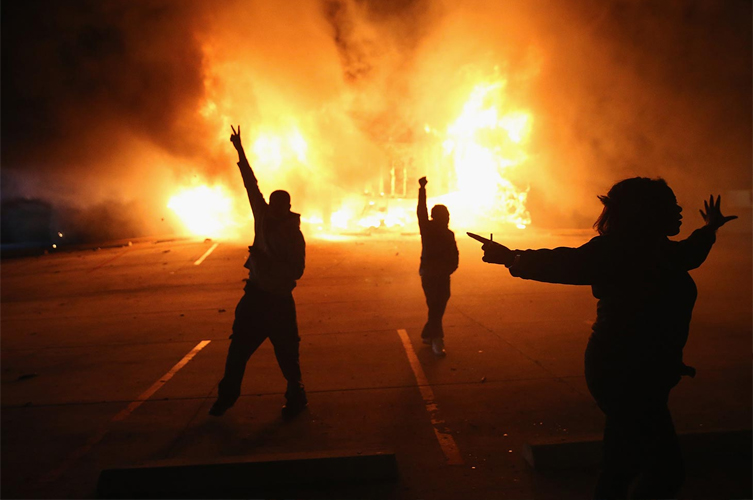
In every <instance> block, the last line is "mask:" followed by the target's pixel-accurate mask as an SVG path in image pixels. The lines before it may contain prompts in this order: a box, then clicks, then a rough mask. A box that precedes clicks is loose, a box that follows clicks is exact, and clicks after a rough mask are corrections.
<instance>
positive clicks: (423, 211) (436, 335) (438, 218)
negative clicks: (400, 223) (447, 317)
mask: <svg viewBox="0 0 753 500" xmlns="http://www.w3.org/2000/svg"><path fill="white" fill-rule="evenodd" d="M427 182H428V181H427V180H426V177H421V178H420V179H419V180H418V184H419V189H418V207H417V209H416V215H417V216H418V228H419V230H420V232H421V265H420V267H419V269H418V273H419V274H420V275H421V286H422V287H423V289H424V295H425V297H426V305H427V306H428V307H429V318H428V320H427V321H426V324H425V325H424V328H423V331H422V332H421V339H422V341H423V343H424V344H428V345H431V349H432V351H433V352H434V354H436V355H437V356H444V355H445V354H446V353H445V345H444V329H443V327H442V317H443V316H444V312H445V309H446V308H447V302H448V301H449V300H450V275H451V274H452V273H454V272H455V270H456V269H457V268H458V246H457V243H455V233H453V232H452V231H451V230H450V228H449V224H450V211H449V210H447V207H446V206H444V205H434V206H433V207H432V209H431V219H429V211H428V210H427V208H426V184H427Z"/></svg>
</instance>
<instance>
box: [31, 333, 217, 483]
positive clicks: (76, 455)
mask: <svg viewBox="0 0 753 500" xmlns="http://www.w3.org/2000/svg"><path fill="white" fill-rule="evenodd" d="M210 342H211V340H202V341H201V342H199V343H198V344H197V345H196V347H194V348H193V349H192V350H191V352H189V353H188V354H186V355H185V356H183V359H181V360H180V361H178V363H177V364H176V365H175V366H173V367H172V368H171V369H170V371H169V372H167V373H166V374H164V375H163V376H162V377H160V379H159V380H158V381H157V382H155V383H154V384H152V386H151V387H150V388H149V389H147V390H146V391H145V392H144V393H142V394H141V395H140V396H139V397H138V398H136V400H135V401H133V402H131V404H129V405H128V407H127V408H125V409H124V410H122V411H121V412H120V413H118V414H117V415H115V416H114V417H113V418H112V419H111V420H110V422H108V424H110V423H112V422H119V421H121V420H124V419H125V418H126V417H128V415H130V414H131V413H133V411H134V410H135V409H136V408H138V407H139V406H141V404H142V403H143V402H144V401H146V400H147V399H149V398H150V397H152V395H153V394H154V393H155V392H157V391H158V390H159V389H160V388H161V387H162V386H163V385H165V384H166V383H167V381H168V380H170V379H171V378H173V375H175V373H176V372H177V371H178V370H180V369H181V368H183V367H184V366H186V363H188V362H189V361H191V359H193V357H194V356H196V354H198V352H199V351H201V350H202V349H204V347H206V346H207V344H209V343H210ZM108 424H105V425H102V426H101V427H100V428H99V429H98V430H97V432H96V433H95V434H94V435H93V436H92V437H90V438H89V439H88V440H87V441H86V444H84V445H83V446H81V447H79V448H77V449H76V450H74V451H73V453H71V454H70V455H69V456H68V458H66V459H65V460H64V461H63V463H62V464H60V466H59V467H57V468H56V469H54V470H53V471H51V472H50V473H49V474H47V475H46V476H45V477H44V478H43V479H42V481H43V482H45V483H51V482H53V481H55V480H57V479H58V478H60V476H62V475H63V473H64V472H65V471H66V470H68V468H69V467H70V466H71V465H72V464H73V463H75V462H76V461H77V460H78V459H80V458H81V457H83V456H84V455H86V454H87V453H89V451H90V450H91V449H92V447H94V446H95V445H96V444H98V443H99V442H100V441H102V439H103V438H104V437H105V435H106V434H107V432H108V431H109V428H108V426H109V425H108Z"/></svg>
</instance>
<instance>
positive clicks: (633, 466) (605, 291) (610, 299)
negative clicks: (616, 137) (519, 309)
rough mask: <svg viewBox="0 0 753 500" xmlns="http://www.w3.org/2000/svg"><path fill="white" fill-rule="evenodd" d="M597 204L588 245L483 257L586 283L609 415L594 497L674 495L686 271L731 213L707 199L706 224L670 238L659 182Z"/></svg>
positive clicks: (535, 275)
mask: <svg viewBox="0 0 753 500" xmlns="http://www.w3.org/2000/svg"><path fill="white" fill-rule="evenodd" d="M599 199H600V200H601V202H602V203H603V205H604V208H603V210H602V213H601V215H600V216H599V218H598V219H597V220H596V222H595V224H594V227H595V229H596V230H597V232H598V233H599V235H598V236H596V237H595V238H593V239H591V240H590V241H589V242H588V243H586V244H585V245H583V246H581V247H578V248H564V247H561V248H555V249H540V250H524V251H520V250H510V249H509V248H507V247H505V246H503V245H500V244H499V243H496V242H487V243H485V244H484V246H483V247H482V248H483V250H484V257H483V260H484V261H485V262H490V263H495V264H504V265H505V266H507V267H508V268H509V271H510V274H511V275H513V276H516V277H519V278H523V279H531V280H536V281H542V282H547V283H561V284H571V285H590V286H591V289H592V292H593V295H594V297H596V298H597V299H598V305H597V307H596V322H595V323H594V324H593V327H592V333H591V337H590V338H589V341H588V346H587V348H586V355H585V374H586V382H587V385H588V389H589V391H590V392H591V395H592V396H593V397H594V399H595V400H596V403H597V404H598V406H599V408H600V409H601V410H602V411H603V412H604V414H605V416H606V423H605V428H604V448H603V449H604V458H603V467H602V471H601V474H600V476H599V479H598V482H597V485H596V489H595V492H594V498H597V499H606V498H609V499H612V498H627V496H628V493H629V492H630V494H631V495H632V496H633V497H634V498H677V497H676V495H677V493H678V492H679V490H680V487H681V486H682V483H683V482H684V477H685V472H684V465H683V461H682V456H681V453H680V447H679V444H678V440H677V435H676V433H675V429H674V424H673V423H672V416H671V415H670V412H669V408H668V406H667V402H668V398H669V393H670V390H671V389H672V388H673V387H674V386H675V385H677V384H678V383H679V381H680V378H681V377H682V376H683V375H689V376H691V377H693V376H695V369H694V368H692V367H690V366H686V365H685V364H684V362H683V348H684V347H685V343H686V341H687V339H688V331H689V326H690V318H691V314H692V311H693V306H694V304H695V300H696V296H697V289H696V285H695V283H694V281H693V279H692V278H691V277H690V274H689V273H688V271H690V270H692V269H695V268H697V267H699V266H700V265H701V264H702V263H703V262H704V260H706V257H707V256H708V254H709V252H710V250H711V247H712V245H713V244H714V242H715V241H716V231H717V230H718V229H719V228H720V227H722V226H723V225H724V224H726V223H727V222H729V221H731V220H733V219H735V218H736V216H734V215H732V216H728V217H725V216H724V215H722V212H721V208H720V204H721V197H718V198H717V199H716V200H714V197H713V196H712V197H711V198H710V199H709V201H708V202H704V204H705V211H703V210H701V216H702V217H703V220H704V222H705V225H704V226H703V227H701V228H700V229H697V230H696V231H694V232H693V233H692V234H691V235H690V237H688V238H687V239H685V240H682V241H672V240H670V239H669V236H675V235H677V234H678V233H679V232H680V225H681V224H682V215H681V212H682V208H681V207H680V206H679V205H678V204H677V200H676V198H675V195H674V193H673V192H672V189H670V187H669V186H668V185H667V183H666V182H665V181H664V180H663V179H649V178H645V177H635V178H632V179H625V180H623V181H620V182H618V183H617V184H615V185H614V186H612V188H611V189H610V190H609V193H608V194H607V195H606V196H599Z"/></svg>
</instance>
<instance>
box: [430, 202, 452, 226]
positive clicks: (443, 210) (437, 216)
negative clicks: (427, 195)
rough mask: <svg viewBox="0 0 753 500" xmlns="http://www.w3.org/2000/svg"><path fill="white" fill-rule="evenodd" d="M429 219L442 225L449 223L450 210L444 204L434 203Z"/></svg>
mask: <svg viewBox="0 0 753 500" xmlns="http://www.w3.org/2000/svg"><path fill="white" fill-rule="evenodd" d="M431 220H432V221H433V222H435V223H437V224H439V225H441V226H442V227H447V226H449V225H450V211H449V210H447V207H446V206H444V205H434V206H433V207H431Z"/></svg>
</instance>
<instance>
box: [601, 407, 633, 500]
mask: <svg viewBox="0 0 753 500" xmlns="http://www.w3.org/2000/svg"><path fill="white" fill-rule="evenodd" d="M636 439H637V434H636V432H635V428H634V427H633V425H632V424H631V422H630V419H629V418H625V415H624V414H619V413H617V414H611V415H610V414H607V415H606V424H605V426H604V441H603V462H602V469H601V473H600V474H599V479H598V480H597V482H596V488H595V489H594V499H597V500H607V499H625V498H627V495H628V491H629V489H630V485H631V484H632V483H633V481H634V480H635V478H636V476H637V475H638V473H639V470H640V458H639V457H640V450H639V447H638V445H637V441H636Z"/></svg>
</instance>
